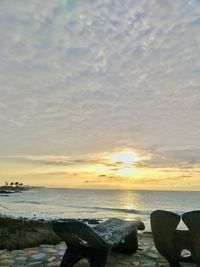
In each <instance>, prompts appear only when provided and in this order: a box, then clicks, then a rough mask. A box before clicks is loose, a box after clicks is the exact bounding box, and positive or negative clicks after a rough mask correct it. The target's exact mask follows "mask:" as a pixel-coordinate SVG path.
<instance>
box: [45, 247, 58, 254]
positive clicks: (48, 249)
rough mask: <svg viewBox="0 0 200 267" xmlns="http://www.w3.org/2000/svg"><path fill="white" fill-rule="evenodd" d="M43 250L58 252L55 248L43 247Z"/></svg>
mask: <svg viewBox="0 0 200 267" xmlns="http://www.w3.org/2000/svg"><path fill="white" fill-rule="evenodd" d="M43 251H44V252H46V253H57V250H55V249H54V248H43Z"/></svg>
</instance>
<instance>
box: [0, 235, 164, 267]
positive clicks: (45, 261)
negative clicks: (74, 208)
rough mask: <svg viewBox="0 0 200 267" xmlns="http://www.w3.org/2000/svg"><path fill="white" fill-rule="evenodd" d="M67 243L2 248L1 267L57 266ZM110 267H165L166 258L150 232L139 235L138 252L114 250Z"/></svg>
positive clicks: (84, 264)
mask: <svg viewBox="0 0 200 267" xmlns="http://www.w3.org/2000/svg"><path fill="white" fill-rule="evenodd" d="M65 249H66V246H65V243H63V242H61V243H59V244H57V245H45V244H43V245H40V246H39V247H35V248H27V249H23V250H13V251H7V250H0V266H1V267H23V266H24V267H28V266H34V267H57V266H59V264H60V261H61V259H62V256H63V254H64V252H65ZM86 266H89V264H88V262H87V261H86V260H82V261H80V262H79V263H78V264H77V265H76V267H86ZM107 266H108V267H125V266H137V267H139V266H144V267H148V266H149V267H150V266H152V267H153V266H155V267H159V266H160V267H162V266H163V267H165V266H168V263H167V262H166V260H165V259H164V258H163V257H161V256H160V255H159V254H158V252H157V251H156V249H155V247H154V244H153V240H152V236H151V234H150V233H143V234H140V235H139V249H138V251H137V253H136V254H132V255H124V254H121V253H116V252H112V253H111V255H110V256H109V258H108V262H107Z"/></svg>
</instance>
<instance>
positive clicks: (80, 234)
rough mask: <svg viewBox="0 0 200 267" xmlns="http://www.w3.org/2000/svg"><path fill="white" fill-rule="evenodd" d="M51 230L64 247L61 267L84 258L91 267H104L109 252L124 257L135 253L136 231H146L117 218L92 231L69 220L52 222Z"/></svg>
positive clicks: (69, 265)
mask: <svg viewBox="0 0 200 267" xmlns="http://www.w3.org/2000/svg"><path fill="white" fill-rule="evenodd" d="M52 226H53V230H54V231H55V233H56V234H57V235H58V236H60V237H61V239H62V240H64V241H65V242H66V245H67V250H66V252H65V254H64V256H63V259H62V262H61V265H60V267H71V266H74V265H75V264H76V263H77V262H78V261H79V260H81V259H82V258H86V259H87V260H88V261H89V263H90V266H91V267H104V266H105V264H106V260H107V256H108V253H109V252H110V250H111V249H115V250H117V251H119V252H124V253H134V252H136V251H137V249H138V239H137V230H144V228H145V226H144V224H143V222H141V221H124V220H120V219H116V218H113V219H109V220H107V221H105V222H103V223H100V224H98V225H96V226H94V227H90V226H89V225H87V224H85V223H83V222H79V221H72V220H69V221H58V222H54V223H53V224H52Z"/></svg>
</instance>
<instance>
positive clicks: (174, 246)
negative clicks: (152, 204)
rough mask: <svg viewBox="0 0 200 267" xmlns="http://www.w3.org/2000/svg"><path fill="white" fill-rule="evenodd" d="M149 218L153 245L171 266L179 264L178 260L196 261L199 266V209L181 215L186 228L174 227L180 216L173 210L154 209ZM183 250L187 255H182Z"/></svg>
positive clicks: (175, 266) (176, 266)
mask: <svg viewBox="0 0 200 267" xmlns="http://www.w3.org/2000/svg"><path fill="white" fill-rule="evenodd" d="M150 219H151V228H152V234H153V239H154V243H155V247H156V248H157V250H158V252H159V253H160V254H161V255H162V256H163V257H165V258H166V259H167V261H168V262H169V264H170V266H171V267H178V266H180V264H179V262H196V263H197V266H198V267H200V211H191V212H187V213H184V214H183V215H182V220H183V222H184V223H185V225H186V226H187V228H188V230H178V229H176V228H177V226H178V224H179V223H180V220H181V216H179V215H178V214H176V213H173V212H169V211H164V210H156V211H154V212H153V213H152V214H151V217H150ZM184 250H187V251H188V256H183V255H182V252H183V251H184Z"/></svg>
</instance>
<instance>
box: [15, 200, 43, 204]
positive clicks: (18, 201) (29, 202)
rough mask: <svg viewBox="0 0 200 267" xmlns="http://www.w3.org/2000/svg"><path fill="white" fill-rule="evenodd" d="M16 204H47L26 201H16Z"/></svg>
mask: <svg viewBox="0 0 200 267" xmlns="http://www.w3.org/2000/svg"><path fill="white" fill-rule="evenodd" d="M15 203H28V204H38V205H42V204H45V203H44V202H41V201H25V200H21V201H15Z"/></svg>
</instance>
